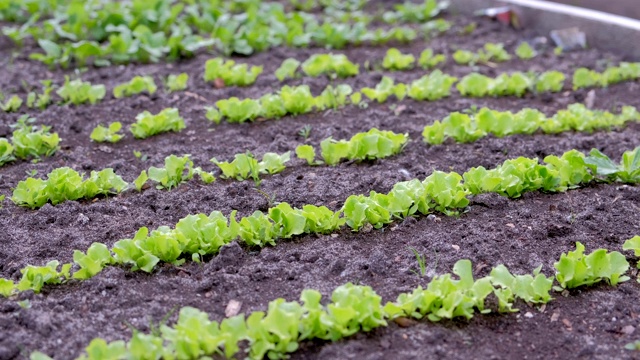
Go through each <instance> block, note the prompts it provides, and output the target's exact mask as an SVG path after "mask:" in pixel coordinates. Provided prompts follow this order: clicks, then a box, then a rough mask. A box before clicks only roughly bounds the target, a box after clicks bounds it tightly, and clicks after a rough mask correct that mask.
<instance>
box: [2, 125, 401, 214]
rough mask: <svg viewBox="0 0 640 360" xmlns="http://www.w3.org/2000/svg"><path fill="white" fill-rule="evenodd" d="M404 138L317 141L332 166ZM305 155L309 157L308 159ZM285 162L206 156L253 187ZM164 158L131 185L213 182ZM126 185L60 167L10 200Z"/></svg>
mask: <svg viewBox="0 0 640 360" xmlns="http://www.w3.org/2000/svg"><path fill="white" fill-rule="evenodd" d="M407 141H408V136H407V135H406V134H395V133H393V132H391V131H380V130H378V129H371V130H369V131H367V132H363V133H358V134H356V135H354V136H353V137H352V138H351V139H349V140H340V141H336V140H333V139H332V138H327V139H325V140H324V141H322V143H321V147H322V153H321V154H322V157H323V159H324V163H326V164H328V165H336V164H337V163H338V162H340V161H341V160H343V159H348V160H359V161H361V160H367V159H382V158H385V157H389V156H392V155H395V154H397V153H399V152H400V151H402V149H403V147H404V145H405V144H406V143H407ZM296 153H298V154H299V156H300V157H302V158H304V159H305V160H307V161H309V162H310V163H312V164H314V165H316V164H320V163H322V162H320V161H314V159H313V158H314V157H315V151H314V149H313V148H312V147H309V146H301V147H299V148H298V149H296ZM305 155H307V156H311V159H309V157H305ZM289 160H290V153H289V152H286V153H284V154H276V153H266V154H264V156H263V158H262V161H258V160H257V159H255V158H254V156H253V155H252V154H251V153H249V152H247V153H245V154H237V155H235V158H234V160H233V161H231V162H226V161H218V160H217V159H216V158H213V159H211V162H213V163H214V164H215V165H216V166H218V168H219V169H220V171H221V175H220V176H221V177H222V178H223V179H236V180H239V181H241V180H245V179H249V178H251V179H253V180H254V182H255V184H256V186H259V185H260V176H261V175H263V174H276V173H279V172H281V171H282V170H284V169H285V167H286V165H285V164H286V163H287V162H288V161H289ZM164 162H165V167H164V168H156V167H151V168H149V171H148V172H147V171H142V173H141V174H140V176H138V178H137V179H136V180H134V181H133V184H132V185H134V186H135V188H136V189H137V190H138V191H141V190H142V188H143V186H144V185H145V184H146V182H147V180H148V179H151V180H153V181H154V182H155V183H156V187H157V188H159V189H169V190H170V189H172V188H174V187H177V186H178V185H180V184H181V183H183V182H185V181H187V180H190V179H191V178H193V176H194V175H199V176H200V179H201V180H202V181H203V182H204V183H205V184H209V183H211V182H213V181H214V180H215V176H214V175H213V174H212V173H209V172H206V171H204V170H202V169H201V168H200V167H196V168H194V167H193V162H192V161H191V160H190V159H189V156H188V155H185V156H182V157H177V156H175V155H171V156H168V157H167V158H165V161H164ZM130 186H131V185H129V184H127V182H125V181H124V180H122V178H121V177H120V176H119V175H116V174H115V173H114V172H113V169H110V168H108V169H104V170H102V171H100V172H97V171H92V172H91V175H90V176H89V178H88V179H87V180H83V176H82V175H80V174H79V173H78V172H76V171H75V170H73V169H71V168H68V167H63V168H57V169H55V170H53V171H51V172H50V173H49V174H48V175H47V179H46V180H43V179H38V178H31V177H30V178H27V179H26V180H23V181H20V182H19V183H18V185H17V186H16V188H15V189H14V191H13V197H12V198H11V200H12V201H13V202H14V203H15V204H17V205H20V206H25V207H29V208H32V209H35V208H39V207H42V206H43V205H44V204H46V203H51V204H53V205H56V204H59V203H61V202H64V201H67V200H79V199H92V198H94V197H96V196H98V195H102V196H106V195H109V194H118V193H120V192H122V191H124V190H125V189H127V188H129V187H130Z"/></svg>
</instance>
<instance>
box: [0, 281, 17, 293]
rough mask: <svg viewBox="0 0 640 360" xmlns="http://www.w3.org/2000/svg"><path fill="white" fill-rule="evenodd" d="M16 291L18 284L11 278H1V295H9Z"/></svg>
mask: <svg viewBox="0 0 640 360" xmlns="http://www.w3.org/2000/svg"><path fill="white" fill-rule="evenodd" d="M15 291H16V284H15V283H14V282H13V281H12V280H9V279H3V278H0V296H4V297H9V296H11V295H13V294H14V293H15Z"/></svg>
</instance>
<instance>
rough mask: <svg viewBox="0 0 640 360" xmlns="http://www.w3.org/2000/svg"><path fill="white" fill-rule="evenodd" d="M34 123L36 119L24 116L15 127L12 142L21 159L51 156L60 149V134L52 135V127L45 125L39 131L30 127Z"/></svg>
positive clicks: (16, 153)
mask: <svg viewBox="0 0 640 360" xmlns="http://www.w3.org/2000/svg"><path fill="white" fill-rule="evenodd" d="M33 121H35V119H33V118H29V116H28V115H23V116H21V117H20V118H19V119H18V122H17V123H16V124H15V126H14V127H15V130H14V131H13V134H12V135H11V142H12V144H13V148H14V149H13V151H14V154H15V156H16V157H18V158H20V159H28V158H40V157H41V156H51V155H53V154H54V153H55V152H56V151H57V150H58V149H59V148H60V147H59V143H60V137H59V136H58V133H51V132H50V130H51V127H50V126H44V125H43V126H41V127H40V129H38V127H37V126H32V125H30V123H32V122H33ZM5 151H6V150H5Z"/></svg>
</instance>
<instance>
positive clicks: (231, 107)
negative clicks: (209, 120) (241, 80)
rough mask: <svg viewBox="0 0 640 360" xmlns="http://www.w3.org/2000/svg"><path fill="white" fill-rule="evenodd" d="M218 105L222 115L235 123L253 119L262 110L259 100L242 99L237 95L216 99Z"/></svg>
mask: <svg viewBox="0 0 640 360" xmlns="http://www.w3.org/2000/svg"><path fill="white" fill-rule="evenodd" d="M216 107H217V108H218V109H219V111H220V115H221V116H224V117H225V118H226V119H227V121H228V122H234V123H235V122H237V123H242V122H245V121H253V120H254V119H255V118H257V117H258V115H260V110H261V107H260V102H259V101H256V100H253V99H244V100H240V99H238V98H236V97H232V98H229V99H223V100H218V101H216ZM207 114H208V113H207ZM214 119H215V117H214ZM213 121H215V120H213Z"/></svg>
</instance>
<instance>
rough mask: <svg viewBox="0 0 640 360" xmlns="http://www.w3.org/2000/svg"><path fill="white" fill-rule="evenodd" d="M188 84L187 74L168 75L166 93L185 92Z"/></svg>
mask: <svg viewBox="0 0 640 360" xmlns="http://www.w3.org/2000/svg"><path fill="white" fill-rule="evenodd" d="M188 82H189V74H187V73H180V74H178V75H175V74H170V75H169V76H168V77H167V82H166V85H167V91H168V92H170V93H171V92H174V91H182V90H186V89H187V83H188Z"/></svg>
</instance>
